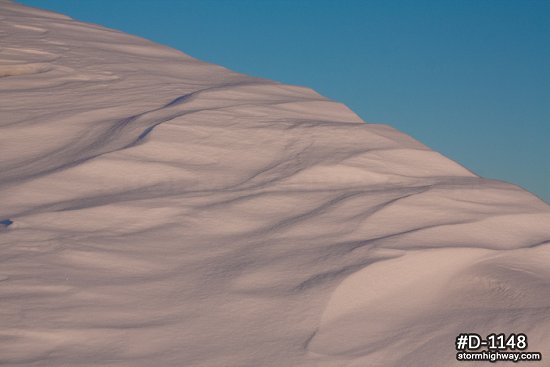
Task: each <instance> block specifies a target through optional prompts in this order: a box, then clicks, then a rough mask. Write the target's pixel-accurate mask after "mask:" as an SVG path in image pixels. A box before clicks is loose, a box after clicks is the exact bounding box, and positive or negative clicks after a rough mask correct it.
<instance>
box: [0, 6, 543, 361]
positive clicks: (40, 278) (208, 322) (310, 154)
mask: <svg viewBox="0 0 550 367" xmlns="http://www.w3.org/2000/svg"><path fill="white" fill-rule="evenodd" d="M0 10H1V17H2V21H1V22H0V40H1V49H0V76H1V78H0V94H1V95H2V98H0V111H1V112H0V114H1V117H2V118H1V119H0V146H1V147H2V156H1V159H0V202H1V203H2V205H0V218H5V221H6V224H4V225H3V226H2V228H0V262H1V266H0V295H1V296H0V304H1V305H0V310H1V311H0V312H1V317H0V325H1V328H0V335H1V337H2V343H1V344H0V363H2V364H4V365H10V366H25V365H36V366H61V365H71V366H78V365H86V366H186V367H195V366H196V367H198V366H208V367H214V366H220V367H222V366H223V367H230V366H235V367H247V366H249V367H257V366H265V367H270V366H272V367H280V366H294V367H298V366H299V367H310V366H311V367H312V366H321V367H324V366H326V367H329V366H348V367H351V366H371V367H373V366H385V367H388V366H389V367H391V366H396V367H397V366H413V367H414V366H424V367H427V366H434V367H435V366H454V365H459V363H458V362H456V361H455V350H454V340H455V339H454V338H455V337H456V335H457V334H458V333H460V332H477V333H479V334H481V335H485V334H489V333H492V332H496V333H498V332H506V333H511V332H515V333H519V332H523V333H526V334H527V335H528V337H529V350H530V351H539V352H542V353H543V354H545V353H546V354H548V355H550V349H549V348H550V334H549V333H548V330H550V319H549V318H548V315H549V311H550V270H549V269H550V267H549V266H548V265H549V264H550V207H548V206H547V205H546V204H545V203H543V202H542V201H540V200H539V199H538V198H536V197H535V196H533V195H531V194H529V193H528V192H525V191H523V190H522V189H520V188H518V187H516V186H513V185H510V184H507V183H503V182H498V181H493V180H487V179H483V178H480V177H478V176H476V175H474V174H473V173H471V172H470V171H468V170H467V169H465V168H463V167H461V166H460V165H458V164H456V163H454V162H452V161H450V160H449V159H447V158H445V157H443V156H442V155H440V154H439V153H437V152H434V151H432V150H430V149H429V148H427V147H426V146H424V145H422V144H421V143H419V142H417V141H415V140H414V139H412V138H410V137H409V136H407V135H405V134H403V133H400V132H398V131H396V130H394V129H393V128H391V127H389V126H386V125H381V124H366V123H364V122H363V121H362V120H361V119H360V118H359V117H358V116H357V115H355V114H354V113H353V112H352V111H350V110H349V109H348V108H347V107H345V106H344V105H342V104H340V103H337V102H334V101H330V100H328V99H326V98H324V97H322V96H320V95H319V94H317V93H315V92H314V91H312V90H310V89H307V88H302V87H296V86H288V85H283V84H279V83H276V82H272V81H268V80H263V79H258V78H252V77H248V76H244V75H240V74H237V73H234V72H231V71H229V70H227V69H224V68H222V67H219V66H216V65H211V64H207V63H204V62H200V61H197V60H195V59H193V58H191V57H189V56H187V55H185V54H182V53H180V52H178V51H175V50H171V49H169V48H166V47H162V46H159V45H155V44H153V43H151V42H148V41H145V40H143V39H140V38H137V37H133V36H130V35H126V34H123V33H120V32H116V31H113V30H109V29H105V28H102V27H99V26H96V25H92V24H84V23H79V22H76V21H73V20H71V19H69V18H67V17H64V16H61V15H57V14H52V13H49V12H45V11H40V10H37V9H32V8H28V7H23V6H20V5H17V4H13V3H7V2H1V3H0ZM6 218H9V219H6ZM8 221H9V224H7V223H8ZM483 363H486V362H483ZM470 365H474V364H470Z"/></svg>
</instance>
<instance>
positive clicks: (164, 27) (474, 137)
mask: <svg viewBox="0 0 550 367" xmlns="http://www.w3.org/2000/svg"><path fill="white" fill-rule="evenodd" d="M19 2H20V3H23V4H27V5H31V6H37V7H40V8H44V9H49V10H53V11H57V12H61V13H64V14H66V15H69V16H71V17H73V18H75V19H78V20H82V21H87V22H92V23H97V24H101V25H104V26H107V27H110V28H115V29H118V30H121V31H124V32H127V33H131V34H135V35H139V36H142V37H145V38H148V39H150V40H152V41H155V42H159V43H162V44H165V45H168V46H171V47H174V48H177V49H179V50H181V51H183V52H185V53H187V54H189V55H191V56H193V57H196V58H198V59H201V60H205V61H209V62H213V63H216V64H221V65H223V66H225V67H228V68H230V69H233V70H236V71H239V72H242V73H245V74H250V75H254V76H259V77H264V78H269V79H274V80H278V81H281V82H284V83H288V84H298V85H305V86H309V87H312V88H314V89H315V90H317V91H318V92H319V93H321V94H323V95H325V96H327V97H330V98H332V99H335V100H338V101H341V102H343V103H345V104H346V105H348V106H349V107H350V108H352V109H353V110H354V111H355V112H356V113H358V114H359V115H360V116H361V117H362V118H363V119H364V120H365V121H367V122H379V123H386V124H390V125H392V126H394V127H396V128H398V129H400V130H402V131H404V132H406V133H408V134H410V135H412V136H414V137H415V138H417V139H418V140H420V141H422V142H423V143H425V144H427V145H428V146H430V147H432V148H433V149H435V150H437V151H439V152H441V153H443V154H445V155H446V156H448V157H450V158H452V159H454V160H456V161H458V162H459V163H461V164H463V165H464V166H466V167H468V168H469V169H471V170H473V171H474V172H475V173H477V174H479V175H482V176H485V177H489V178H496V179H501V180H505V181H509V182H512V183H515V184H518V185H520V186H522V187H524V188H526V189H528V190H529V191H531V192H533V193H535V194H537V195H538V196H539V197H541V198H542V199H544V200H546V201H547V202H549V203H550V1H547V0H431V1H426V0H391V1H386V0H357V1H353V0H330V1H328V0H277V1H275V0H271V1H269V0H233V1H230V0H225V1H224V0H217V1H214V0H181V1H177V0H147V1H145V0H143V1H140V0H19Z"/></svg>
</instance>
